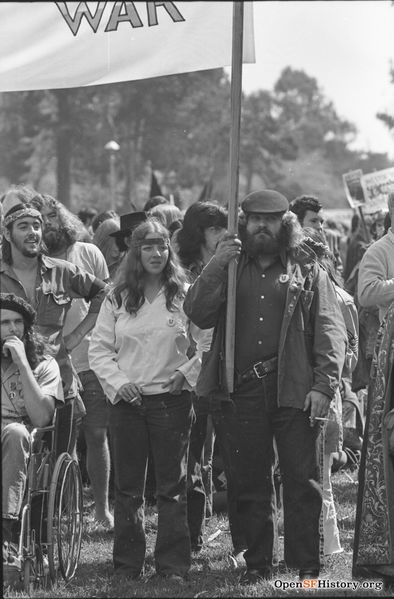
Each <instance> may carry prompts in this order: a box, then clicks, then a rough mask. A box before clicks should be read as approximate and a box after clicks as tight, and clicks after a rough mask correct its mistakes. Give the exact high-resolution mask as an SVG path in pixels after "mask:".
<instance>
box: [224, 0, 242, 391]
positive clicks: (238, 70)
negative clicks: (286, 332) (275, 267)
mask: <svg viewBox="0 0 394 599" xmlns="http://www.w3.org/2000/svg"><path fill="white" fill-rule="evenodd" d="M243 22H244V6H243V2H239V1H238V2H233V40H232V61H231V134H230V163H229V169H230V195H229V202H228V231H229V233H232V234H237V233H238V183H239V144H240V129H241V99H242V46H243V29H244V27H243ZM236 279H237V264H236V262H235V260H233V261H231V262H230V264H229V267H228V289H227V314H226V339H225V356H226V382H227V388H228V390H229V392H230V393H232V392H233V390H234V350H235V291H236V282H237V280H236Z"/></svg>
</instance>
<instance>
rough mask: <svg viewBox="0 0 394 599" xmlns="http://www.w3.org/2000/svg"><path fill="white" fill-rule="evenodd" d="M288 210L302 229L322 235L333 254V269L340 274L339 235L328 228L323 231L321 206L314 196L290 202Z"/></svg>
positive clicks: (341, 268) (341, 267)
mask: <svg viewBox="0 0 394 599" xmlns="http://www.w3.org/2000/svg"><path fill="white" fill-rule="evenodd" d="M289 210H291V212H294V214H296V215H297V218H298V220H299V222H300V224H301V227H302V228H303V229H306V228H311V229H315V231H318V232H319V233H323V234H324V237H325V239H326V242H327V245H328V247H329V248H330V250H331V252H332V253H333V254H334V258H335V268H336V270H338V272H340V273H341V272H342V271H343V265H342V259H341V256H340V251H339V233H338V232H335V231H334V230H333V229H330V228H329V227H328V226H327V227H326V228H325V229H324V230H323V223H324V216H323V206H322V205H321V203H320V202H319V200H318V199H317V198H315V197H314V196H308V195H303V196H300V197H298V198H296V199H295V200H293V201H292V202H290V206H289Z"/></svg>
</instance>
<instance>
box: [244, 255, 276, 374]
mask: <svg viewBox="0 0 394 599" xmlns="http://www.w3.org/2000/svg"><path fill="white" fill-rule="evenodd" d="M286 272H287V270H286V259H285V257H283V258H279V257H278V259H277V260H276V261H275V262H274V263H273V264H271V265H270V266H269V267H268V268H266V269H264V270H263V269H262V268H261V266H260V265H259V264H258V262H257V261H256V260H254V259H253V258H249V259H248V261H247V263H246V265H245V268H244V269H243V271H242V274H241V276H240V279H239V281H238V285H237V302H236V325H235V368H236V370H237V372H238V373H242V372H245V370H247V369H249V368H251V366H252V365H253V364H255V363H256V362H259V361H261V360H265V359H268V358H270V357H272V356H275V355H277V354H278V349H279V337H280V330H281V326H282V319H283V313H284V309H285V302H286V293H287V288H288V277H287V275H286Z"/></svg>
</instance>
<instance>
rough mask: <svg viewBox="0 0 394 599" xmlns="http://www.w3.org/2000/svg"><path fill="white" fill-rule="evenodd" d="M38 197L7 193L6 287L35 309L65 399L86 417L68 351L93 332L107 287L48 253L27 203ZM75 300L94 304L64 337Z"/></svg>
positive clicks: (1, 274) (0, 276)
mask: <svg viewBox="0 0 394 599" xmlns="http://www.w3.org/2000/svg"><path fill="white" fill-rule="evenodd" d="M37 195H38V194H37V193H35V192H34V191H32V190H27V191H26V190H20V189H16V190H15V189H11V190H10V191H9V192H7V193H6V195H5V198H4V201H3V209H4V234H3V247H2V250H3V263H2V264H1V268H0V281H1V289H2V291H4V292H6V293H14V294H15V295H17V296H20V297H22V298H23V299H24V300H26V301H28V302H29V303H30V304H31V305H32V306H33V307H34V308H35V310H36V312H37V327H38V330H39V332H40V333H41V334H42V335H43V336H44V337H45V338H46V339H47V340H48V341H49V343H50V345H51V350H52V355H53V356H54V357H55V358H56V361H57V363H58V364H59V368H60V372H61V376H62V381H63V392H64V398H65V400H66V401H73V403H74V406H75V408H79V410H80V411H81V412H82V413H83V412H84V408H83V404H82V402H81V400H80V397H79V395H78V380H77V378H76V377H75V375H74V373H73V368H72V364H71V359H70V356H69V352H71V351H72V350H73V349H74V348H75V347H76V346H77V345H78V344H79V343H80V342H81V340H82V339H83V338H84V337H85V336H86V335H87V333H88V332H89V331H90V330H91V329H92V328H93V326H94V324H95V322H96V318H97V314H98V311H99V309H100V305H101V302H102V299H103V297H104V288H105V283H104V282H103V281H101V280H99V279H97V278H96V277H95V276H94V275H92V274H90V273H88V272H86V271H85V270H81V269H80V268H78V267H77V266H75V265H74V264H71V263H69V262H66V261H65V260H59V259H56V258H49V257H48V256H46V255H45V254H46V251H47V250H46V246H45V243H44V242H43V239H42V222H43V218H42V216H41V214H40V212H39V211H38V210H37V209H36V208H35V207H34V206H33V205H32V204H31V203H30V202H29V201H28V200H33V199H34V196H37ZM73 298H84V299H85V300H86V301H87V302H89V303H90V307H89V312H88V314H87V315H86V317H85V318H84V319H83V320H82V321H81V322H80V323H79V324H78V326H76V327H75V329H74V330H73V331H71V332H70V333H69V334H68V335H67V336H65V335H64V333H63V327H64V323H65V318H66V315H67V312H68V310H69V309H70V307H71V302H72V300H73ZM75 432H76V431H74V433H75ZM73 441H74V442H75V439H73ZM72 449H73V448H72V447H71V449H70V451H72Z"/></svg>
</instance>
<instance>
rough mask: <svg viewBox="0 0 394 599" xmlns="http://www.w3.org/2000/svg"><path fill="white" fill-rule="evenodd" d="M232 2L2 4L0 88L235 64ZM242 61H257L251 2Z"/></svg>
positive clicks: (60, 84) (48, 85) (95, 82)
mask: <svg viewBox="0 0 394 599" xmlns="http://www.w3.org/2000/svg"><path fill="white" fill-rule="evenodd" d="M232 11H233V3H232V2H206V1H205V2H190V1H189V2H29V3H28V2H0V91H19V90H34V89H54V88H65V87H80V86H85V85H98V84H104V83H113V82H117V81H131V80H136V79H147V78H150V77H158V76H162V75H170V74H175V73H185V72H189V71H199V70H204V69H212V68H217V67H223V66H229V65H231V45H232ZM244 19H245V20H244V23H245V27H244V58H243V60H244V62H254V61H255V55H254V35H253V12H252V6H251V3H250V2H247V3H245V17H244Z"/></svg>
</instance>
